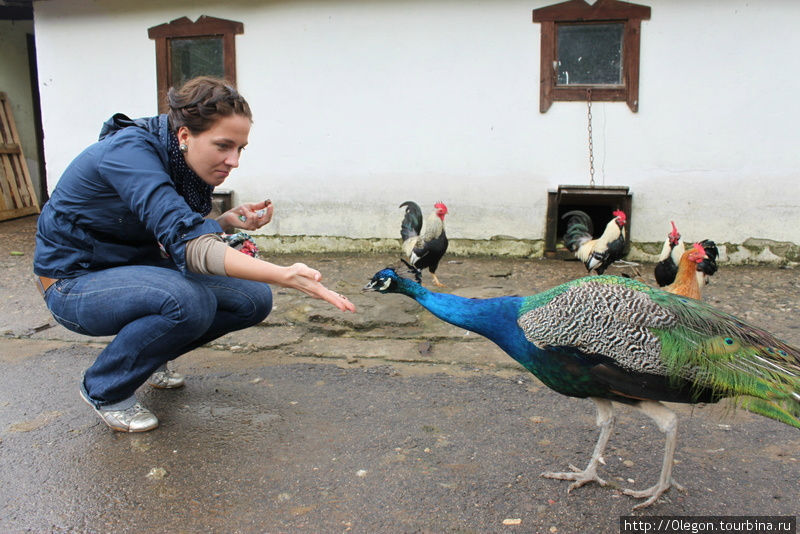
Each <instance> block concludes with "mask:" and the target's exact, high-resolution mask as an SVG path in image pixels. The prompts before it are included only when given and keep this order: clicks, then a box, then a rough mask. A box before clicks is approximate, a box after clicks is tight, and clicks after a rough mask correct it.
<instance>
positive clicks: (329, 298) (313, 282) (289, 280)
mask: <svg viewBox="0 0 800 534" xmlns="http://www.w3.org/2000/svg"><path fill="white" fill-rule="evenodd" d="M285 269H286V280H285V282H283V283H280V285H282V286H284V287H290V288H292V289H297V290H298V291H302V292H303V293H305V294H306V295H309V296H311V297H314V298H316V299H321V300H324V301H326V302H328V303H330V304H332V305H334V306H336V307H337V308H339V309H340V310H342V311H351V312H354V311H356V307H355V305H354V304H353V303H352V302H350V300H349V299H348V298H347V297H345V296H344V295H341V294H339V293H337V292H336V291H332V290H330V289H328V288H327V287H325V286H324V285H322V283H321V282H322V274H321V273H320V272H319V271H317V270H316V269H312V268H311V267H309V266H308V265H306V264H304V263H295V264H294V265H290V266H289V267H286V268H285Z"/></svg>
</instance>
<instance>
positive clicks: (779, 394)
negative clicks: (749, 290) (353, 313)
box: [364, 264, 800, 509]
mask: <svg viewBox="0 0 800 534" xmlns="http://www.w3.org/2000/svg"><path fill="white" fill-rule="evenodd" d="M399 273H402V274H399ZM409 275H413V278H414V279H411V278H410V277H409ZM420 281H421V277H420V272H419V271H418V270H416V269H414V268H413V267H411V266H410V265H408V264H406V267H403V268H402V269H401V268H400V267H398V266H392V267H387V268H385V269H383V270H381V271H379V272H378V273H376V274H375V275H374V276H373V277H372V280H371V281H370V282H369V283H368V284H367V285H366V286H365V287H364V290H372V291H377V292H379V293H400V294H403V295H406V296H408V297H411V298H412V299H414V300H416V301H417V302H418V303H419V304H421V305H422V306H423V307H424V308H426V309H427V310H428V311H430V312H431V313H433V314H434V315H435V316H436V317H438V318H440V319H442V320H443V321H446V322H448V323H451V324H454V325H456V326H459V327H461V328H464V329H466V330H470V331H472V332H475V333H478V334H480V335H482V336H484V337H486V338H488V339H489V340H491V341H492V342H494V343H496V344H497V345H498V346H499V347H500V348H501V349H503V350H504V351H505V352H506V353H508V355H509V356H511V357H512V358H514V359H515V360H516V361H517V362H519V363H520V364H521V365H522V366H523V367H525V368H526V369H527V370H528V371H530V372H531V373H533V374H534V375H535V376H536V377H537V378H538V379H539V380H540V381H541V382H543V383H544V384H545V385H546V386H548V387H549V388H551V389H553V390H555V391H557V392H558V393H561V394H563V395H567V396H570V397H578V398H589V399H591V400H592V401H594V404H595V405H596V408H597V426H598V427H599V429H600V436H599V438H598V440H597V444H596V446H595V448H594V452H593V453H592V456H591V458H590V459H589V463H588V465H587V466H586V468H585V469H583V470H580V469H577V468H575V467H573V466H570V468H571V469H572V471H571V472H549V473H543V474H542V476H544V477H546V478H553V479H561V480H568V481H572V484H570V486H569V488H568V492H571V491H572V490H573V489H575V488H578V487H581V486H583V485H584V484H586V483H588V482H597V483H599V484H600V485H601V486H605V485H606V482H605V480H603V479H602V478H600V477H599V476H598V473H597V469H598V465H599V464H600V463H601V462H602V461H603V460H602V456H603V452H604V450H605V447H606V444H607V443H608V440H609V438H610V437H611V432H612V428H613V426H614V405H613V403H621V404H627V405H630V406H632V407H634V408H636V409H638V410H640V411H642V412H643V413H644V414H646V415H647V416H649V417H650V418H651V419H653V421H654V422H655V423H656V425H657V426H658V428H659V429H660V430H661V432H663V433H664V434H665V437H666V446H665V451H664V458H663V463H662V467H661V474H660V476H659V478H658V481H657V482H656V484H655V485H653V486H651V487H650V488H647V489H645V490H640V491H635V490H631V489H625V490H623V492H624V493H625V494H626V495H629V496H631V497H634V498H638V499H645V500H644V501H643V502H641V503H640V504H638V505H637V506H635V507H634V509H636V508H642V507H645V506H649V505H651V504H652V503H654V502H655V501H656V500H657V499H658V498H659V497H660V496H661V495H662V494H663V493H664V492H665V491H667V490H668V489H669V488H670V487H671V486H675V487H676V488H678V489H681V490H682V489H683V488H682V487H681V486H680V485H679V484H677V483H676V482H675V481H674V480H673V479H672V464H673V456H674V453H675V447H676V444H677V434H676V431H677V416H676V415H675V413H674V412H673V411H672V410H670V409H669V408H667V407H666V406H665V405H664V404H662V403H661V401H665V402H680V403H713V402H717V401H719V400H720V399H723V398H732V399H734V400H735V402H736V404H737V405H738V406H740V407H742V408H744V409H746V410H748V411H751V412H754V413H757V414H760V415H764V416H766V417H770V418H772V419H776V420H778V421H781V422H783V423H786V424H788V425H791V426H794V427H797V428H800V349H798V348H796V347H792V346H790V345H788V344H787V343H785V342H783V341H780V340H779V339H777V338H775V336H773V335H772V334H770V333H769V332H767V331H765V330H762V329H760V328H757V327H755V326H752V325H750V324H747V323H745V322H744V321H742V320H740V319H738V318H736V317H734V316H732V315H729V314H727V313H725V312H722V311H720V310H718V309H716V308H714V307H712V306H711V305H709V304H707V303H705V302H702V301H699V300H695V299H691V298H687V297H683V296H680V295H674V294H671V293H667V292H665V291H662V290H659V289H656V288H653V287H650V286H648V285H647V284H645V283H643V282H640V281H637V280H634V279H631V278H624V277H619V276H611V275H602V276H587V277H584V278H579V279H576V280H572V281H570V282H567V283H565V284H562V285H559V286H556V287H554V288H552V289H549V290H547V291H544V292H542V293H539V294H536V295H532V296H528V297H519V296H508V297H496V298H486V299H478V298H465V297H460V296H457V295H452V294H447V293H437V292H433V291H430V290H428V289H426V288H424V287H423V286H422V285H421V284H420Z"/></svg>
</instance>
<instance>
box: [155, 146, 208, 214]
mask: <svg viewBox="0 0 800 534" xmlns="http://www.w3.org/2000/svg"><path fill="white" fill-rule="evenodd" d="M167 151H168V153H169V174H170V176H171V177H172V181H173V183H174V184H175V190H176V191H178V194H179V195H180V196H182V197H183V198H184V200H186V203H187V204H189V207H190V208H192V210H193V211H196V212H197V213H199V214H200V215H202V216H204V217H205V216H206V215H208V214H209V213H210V212H211V197H212V195H211V194H212V193H213V192H214V186H211V185H208V184H207V183H205V182H204V181H203V180H202V179H200V177H199V176H197V174H196V173H195V172H194V171H193V170H192V169H190V168H189V166H188V165H187V164H186V160H185V159H184V157H183V152H181V149H180V144H179V143H178V136H177V135H175V134H174V133H172V132H170V134H169V147H168V148H167Z"/></svg>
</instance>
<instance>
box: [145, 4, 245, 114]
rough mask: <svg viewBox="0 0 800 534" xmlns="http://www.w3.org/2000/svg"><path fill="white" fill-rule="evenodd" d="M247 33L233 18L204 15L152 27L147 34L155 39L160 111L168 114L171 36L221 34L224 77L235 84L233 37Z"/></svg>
mask: <svg viewBox="0 0 800 534" xmlns="http://www.w3.org/2000/svg"><path fill="white" fill-rule="evenodd" d="M241 33H244V24H242V23H241V22H236V21H233V20H225V19H218V18H216V17H207V16H206V15H202V16H201V17H200V18H198V19H197V20H196V21H195V22H192V21H191V20H190V19H189V18H188V17H181V18H179V19H175V20H172V21H170V22H167V23H164V24H160V25H158V26H153V27H152V28H149V29H148V30H147V36H148V37H150V39H153V40H155V42H156V80H157V86H158V112H159V113H166V112H167V109H168V106H167V91H169V86H170V80H171V79H172V73H171V65H172V62H171V61H170V56H169V54H170V46H169V44H170V43H169V41H170V40H171V39H185V38H191V37H222V63H223V69H224V72H225V79H226V80H228V81H229V82H231V83H233V84H234V85H235V84H236V41H235V40H234V36H236V35H238V34H241Z"/></svg>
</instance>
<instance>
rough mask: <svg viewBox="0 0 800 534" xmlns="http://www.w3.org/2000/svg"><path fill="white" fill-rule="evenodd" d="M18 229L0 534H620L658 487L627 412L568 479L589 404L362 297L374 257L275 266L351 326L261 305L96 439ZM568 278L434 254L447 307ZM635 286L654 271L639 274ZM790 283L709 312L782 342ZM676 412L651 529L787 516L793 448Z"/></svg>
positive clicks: (375, 266)
mask: <svg viewBox="0 0 800 534" xmlns="http://www.w3.org/2000/svg"><path fill="white" fill-rule="evenodd" d="M34 223H35V218H33V217H28V218H24V219H18V220H15V221H7V222H0V298H1V299H2V302H3V313H2V315H1V316H0V334H2V336H0V371H2V379H1V380H2V382H1V383H2V386H0V532H243V533H250V532H560V533H569V532H617V531H618V530H619V516H621V515H628V514H630V513H631V508H632V506H633V505H634V504H635V501H633V500H632V499H630V498H629V497H626V496H624V495H622V494H621V492H620V489H621V488H623V487H634V488H637V489H641V488H644V487H647V486H650V485H651V484H653V483H654V481H655V480H656V478H657V476H658V472H659V470H660V464H661V455H662V452H663V437H662V434H661V433H660V432H659V431H658V430H657V429H656V428H655V427H654V425H653V424H652V423H651V421H649V420H648V419H646V418H644V417H643V416H641V415H639V414H638V413H636V412H633V411H631V410H629V409H627V408H621V409H620V410H619V418H618V425H617V427H616V430H615V432H614V434H613V436H612V438H611V442H610V444H609V447H608V449H607V453H606V457H605V459H606V465H605V466H604V467H603V469H602V473H601V476H604V477H605V478H606V479H607V480H608V481H609V482H610V485H609V486H607V487H599V486H597V485H588V486H585V487H583V488H580V489H577V490H575V491H573V492H572V493H571V494H569V495H568V494H567V493H566V486H567V484H566V483H565V482H560V481H555V480H548V479H544V478H541V477H540V476H539V474H540V473H541V472H543V471H546V470H561V469H565V468H566V467H567V465H568V464H570V463H572V464H575V465H580V466H582V465H584V464H585V462H586V461H587V460H588V457H589V455H590V453H591V449H592V447H593V446H594V442H595V440H596V438H597V431H596V428H595V425H594V408H593V405H592V403H591V402H589V401H586V400H579V399H571V398H566V397H563V396H561V395H558V394H556V393H554V392H552V391H550V390H549V389H547V388H546V387H544V386H542V385H541V384H540V383H539V382H538V381H537V380H536V379H535V378H534V377H533V376H532V375H530V374H529V373H527V372H525V371H524V370H523V369H522V368H521V367H520V366H519V365H517V364H516V363H515V362H514V361H513V360H511V359H510V358H509V357H508V356H506V355H505V354H504V353H503V352H502V351H500V349H498V348H497V347H495V346H494V345H492V344H491V343H489V342H488V341H486V340H485V339H482V338H480V337H478V336H476V335H474V334H469V333H467V332H465V331H463V330H461V329H458V328H456V327H453V326H451V325H447V324H444V323H442V322H441V321H438V320H437V319H435V318H434V317H432V316H431V315H430V314H429V313H427V312H426V311H424V310H422V309H421V308H420V307H419V306H418V305H417V304H416V303H414V302H413V301H411V300H410V299H408V298H405V297H402V296H399V295H378V294H376V293H361V292H360V288H361V287H362V286H363V285H364V284H365V283H366V282H367V280H368V279H369V278H370V277H371V276H372V274H373V273H374V272H375V271H377V270H379V269H380V268H382V267H384V266H385V265H386V264H388V263H391V262H393V261H394V259H395V258H393V257H391V256H386V255H359V256H350V255H348V256H345V255H328V256H324V255H309V256H300V255H292V256H280V257H276V258H272V259H273V260H274V261H275V262H276V263H280V264H288V263H292V262H294V261H304V262H306V263H308V264H309V265H312V266H314V267H316V268H318V269H320V270H321V271H322V272H323V274H324V276H325V279H326V282H327V283H328V285H329V286H331V287H333V288H335V289H336V290H337V291H340V292H342V293H344V294H347V295H348V296H350V298H351V299H352V300H353V301H354V302H355V304H356V305H357V306H358V308H359V313H357V314H354V315H351V314H343V313H340V312H338V311H336V310H334V309H332V308H330V309H329V308H328V307H326V306H325V305H324V304H322V303H320V302H318V301H314V300H311V299H309V298H307V297H304V296H302V295H300V294H298V293H295V292H291V291H285V290H278V291H277V292H276V298H275V310H274V312H273V314H272V315H271V316H270V317H269V318H268V319H267V320H266V321H265V322H264V323H262V324H261V325H259V326H257V327H254V328H250V329H248V330H246V331H243V332H240V333H236V334H231V335H228V336H226V337H225V338H222V339H220V340H218V341H217V342H215V343H213V344H212V345H210V346H207V347H203V348H201V349H199V350H196V351H194V352H192V353H190V354H187V355H185V356H183V357H181V358H180V359H178V360H177V361H176V362H175V368H176V370H178V371H180V372H182V373H184V374H186V375H187V386H186V387H185V388H183V389H181V390H177V391H158V390H152V389H150V388H148V387H143V388H142V389H141V390H140V392H139V395H140V398H141V399H142V401H143V402H144V403H145V404H146V405H147V406H149V407H150V408H151V409H152V410H153V411H154V412H155V413H156V414H157V415H158V416H159V419H160V420H161V426H160V427H159V428H158V429H156V430H154V431H152V432H148V433H143V434H121V433H115V432H112V431H110V430H109V429H108V428H106V427H105V425H103V424H102V423H101V422H100V420H99V419H98V418H97V417H96V416H95V415H94V413H93V412H92V411H91V409H90V408H89V407H88V406H86V405H85V404H84V403H83V401H81V399H80V398H79V396H78V394H77V381H78V377H79V376H80V373H81V371H82V370H83V369H85V368H86V367H87V366H88V365H90V364H91V362H92V361H93V358H94V357H95V356H96V355H97V354H98V352H99V351H100V350H101V348H102V344H103V343H104V342H106V341H107V340H108V338H87V337H84V336H80V335H77V334H73V333H71V332H69V331H67V330H66V329H64V328H62V327H61V326H59V325H57V324H56V323H55V322H54V321H53V320H52V318H51V317H50V315H49V314H48V312H47V310H46V309H45V307H44V304H43V303H42V302H41V298H40V297H39V295H38V293H37V291H36V290H35V288H34V285H33V281H32V275H31V272H30V264H31V261H32V246H31V243H32V236H33V226H34ZM582 269H583V267H582V266H581V265H580V264H578V263H576V262H563V261H554V260H539V259H527V260H525V259H500V258H483V257H482V258H467V257H451V258H449V261H448V262H447V263H444V264H443V265H442V266H441V267H440V269H439V272H438V274H439V276H440V278H441V280H442V281H443V282H445V283H446V284H447V285H448V288H447V289H446V291H451V292H453V293H457V294H460V295H464V296H475V297H487V296H497V295H508V294H532V293H535V292H538V291H541V290H544V289H547V288H549V287H552V286H553V285H556V284H558V283H561V282H564V281H567V280H569V279H572V278H575V277H577V276H581V275H583V272H582ZM642 272H643V273H644V276H645V279H646V280H652V275H651V274H649V273H651V272H652V268H651V266H643V267H642ZM798 275H800V271H798V270H797V269H780V268H775V267H752V266H747V267H745V266H740V267H727V266H725V265H722V266H721V267H720V271H719V272H718V273H717V275H716V276H715V277H714V279H713V281H712V283H711V284H710V285H709V286H708V287H707V288H706V293H705V296H706V299H707V300H709V301H710V302H712V303H714V304H715V305H717V306H719V307H720V308H722V309H724V310H725V311H728V312H732V313H735V314H736V315H739V316H740V317H743V318H745V319H747V320H748V321H749V322H752V323H755V324H758V325H762V326H764V327H766V328H767V329H769V330H770V331H772V332H773V333H775V334H776V335H778V336H779V337H781V338H783V339H784V340H786V341H788V342H790V343H792V344H794V345H800V323H799V322H798V317H800V313H798V312H800V288H798V278H799V276H798ZM671 407H673V408H674V409H675V410H676V412H677V413H678V415H679V427H678V439H679V441H678V450H677V453H676V456H675V458H676V466H675V470H674V476H675V478H676V480H678V482H680V483H681V484H682V485H683V486H685V487H686V489H687V492H686V493H681V492H678V491H676V490H674V489H673V490H671V491H670V492H669V493H667V494H666V495H665V496H664V497H663V498H662V499H660V500H659V501H658V502H657V503H656V504H655V505H654V506H652V507H650V508H648V509H645V510H642V511H639V512H637V513H636V514H637V515H639V516H643V517H646V516H651V515H759V516H765V515H766V516H777V515H780V516H786V515H797V514H798V513H799V512H800V431H798V430H797V429H794V428H791V427H788V426H786V425H782V424H780V423H777V422H775V421H772V420H768V419H765V418H762V417H758V416H755V415H751V414H747V413H744V412H741V411H739V412H735V413H732V412H730V411H729V410H727V409H726V408H725V407H724V406H705V407H690V406H683V405H671Z"/></svg>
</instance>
